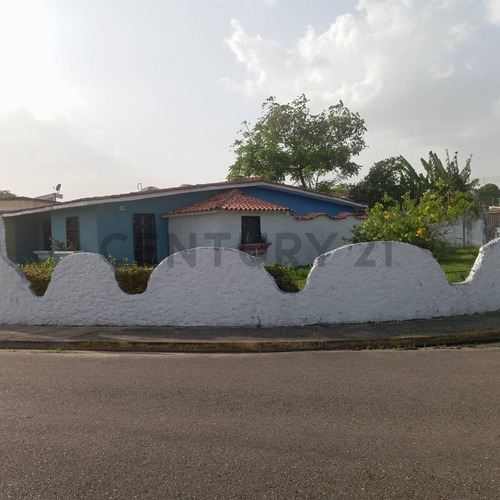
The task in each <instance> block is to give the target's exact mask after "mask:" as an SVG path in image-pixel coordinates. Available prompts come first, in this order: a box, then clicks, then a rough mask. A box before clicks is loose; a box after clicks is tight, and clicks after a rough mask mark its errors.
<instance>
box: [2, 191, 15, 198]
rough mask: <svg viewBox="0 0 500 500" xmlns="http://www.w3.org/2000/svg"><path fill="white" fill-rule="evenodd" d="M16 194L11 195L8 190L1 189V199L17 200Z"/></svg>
mask: <svg viewBox="0 0 500 500" xmlns="http://www.w3.org/2000/svg"><path fill="white" fill-rule="evenodd" d="M15 196H16V195H15V194H13V193H11V192H10V191H9V190H7V189H0V198H15Z"/></svg>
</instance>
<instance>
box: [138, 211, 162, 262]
mask: <svg viewBox="0 0 500 500" xmlns="http://www.w3.org/2000/svg"><path fill="white" fill-rule="evenodd" d="M134 260H135V261H136V262H137V264H139V265H149V266H150V265H152V264H157V263H158V261H157V256H156V224H155V214H134Z"/></svg>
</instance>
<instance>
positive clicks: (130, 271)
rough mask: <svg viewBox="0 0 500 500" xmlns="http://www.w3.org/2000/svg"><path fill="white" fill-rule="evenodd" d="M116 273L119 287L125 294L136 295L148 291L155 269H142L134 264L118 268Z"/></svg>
mask: <svg viewBox="0 0 500 500" xmlns="http://www.w3.org/2000/svg"><path fill="white" fill-rule="evenodd" d="M115 271H116V281H117V282H118V286H119V287H120V288H121V289H122V290H123V291H124V292H125V293H129V294H136V293H143V292H145V291H146V288H147V287H148V281H149V277H150V276H151V273H152V272H153V268H152V267H140V266H138V265H137V264H136V263H135V262H134V263H133V264H127V265H122V266H120V267H117V268H116V269H115Z"/></svg>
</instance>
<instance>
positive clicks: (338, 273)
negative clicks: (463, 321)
mask: <svg viewBox="0 0 500 500" xmlns="http://www.w3.org/2000/svg"><path fill="white" fill-rule="evenodd" d="M0 224H1V219H0ZM1 230H2V228H1V227H0V234H1ZM0 252H1V253H2V255H1V256H0V323H1V324H26V325H121V326H127V325H138V326H139V325H141V326H156V325H158V326H160V325H179V326H191V325H195V326H202V325H210V326H224V325H233V326H234V325H236V326H237V325H241V326H251V325H253V326H264V327H265V326H277V325H283V326H284V325H313V324H338V323H355V322H367V321H388V320H405V319H412V318H432V317H439V316H454V315H461V314H472V313H481V312H486V311H495V310H498V309H500V282H499V277H500V240H494V241H492V242H490V243H489V244H487V245H486V246H484V247H483V248H482V249H481V251H480V254H479V257H478V259H477V261H476V263H475V265H474V267H473V269H472V271H471V274H470V276H469V278H468V279H467V280H466V281H465V282H464V283H459V284H450V283H448V281H447V280H446V277H445V275H444V273H443V271H442V270H441V268H440V266H439V265H438V263H437V262H436V260H435V259H434V258H433V256H432V254H431V253H430V252H428V251H426V250H422V249H420V248H417V247H414V246H411V245H407V244H405V243H394V242H377V243H363V244H356V245H347V246H344V247H341V248H338V249H336V250H333V251H331V252H329V253H326V254H324V255H321V256H320V257H318V258H317V259H316V260H315V263H314V267H313V269H312V270H311V272H310V274H309V277H308V280H307V284H306V286H305V288H304V290H302V291H301V292H299V293H284V292H281V291H280V290H279V289H278V288H277V286H276V284H275V282H274V280H273V278H272V277H271V276H270V275H269V274H268V273H267V271H266V270H265V268H264V266H263V264H262V262H261V261H260V260H259V259H256V258H254V257H251V256H249V255H247V254H245V253H241V252H239V251H238V250H234V249H225V248H195V249H192V250H186V251H183V252H179V253H176V254H174V255H172V256H170V257H168V258H167V259H165V260H164V261H163V262H162V263H161V264H160V265H159V266H158V267H157V268H156V269H155V270H154V271H153V273H152V275H151V278H150V281H149V285H148V288H147V290H146V291H145V292H144V293H143V294H140V295H127V294H126V293H124V292H122V291H121V290H120V288H119V287H118V284H117V282H116V279H115V274H114V269H113V267H112V266H111V265H110V264H109V263H108V262H107V261H106V260H105V259H104V258H103V257H102V256H101V255H99V254H93V253H80V254H74V255H71V256H69V257H66V258H64V259H63V260H62V261H61V262H59V264H58V265H57V266H56V268H55V270H54V273H53V276H52V280H51V282H50V285H49V287H48V289H47V292H46V293H45V295H44V296H43V297H37V296H35V295H34V294H33V293H32V292H31V290H30V288H29V282H28V280H27V279H26V277H25V276H24V274H23V273H22V272H21V271H20V270H19V269H18V268H17V266H15V265H14V264H13V263H12V262H10V261H9V260H8V259H7V257H6V254H5V245H4V244H3V243H2V242H1V238H0Z"/></svg>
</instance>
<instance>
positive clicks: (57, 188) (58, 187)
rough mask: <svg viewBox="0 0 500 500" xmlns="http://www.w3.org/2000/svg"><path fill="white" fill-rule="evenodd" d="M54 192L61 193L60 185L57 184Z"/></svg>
mask: <svg viewBox="0 0 500 500" xmlns="http://www.w3.org/2000/svg"><path fill="white" fill-rule="evenodd" d="M56 191H57V192H59V191H61V183H59V184H58V185H57V186H56Z"/></svg>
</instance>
